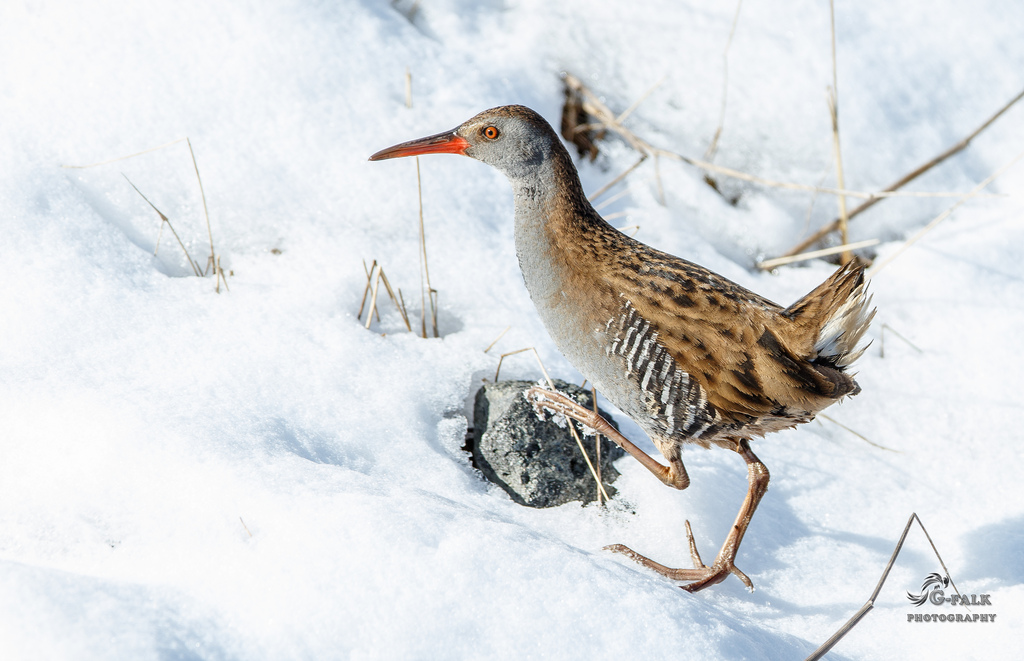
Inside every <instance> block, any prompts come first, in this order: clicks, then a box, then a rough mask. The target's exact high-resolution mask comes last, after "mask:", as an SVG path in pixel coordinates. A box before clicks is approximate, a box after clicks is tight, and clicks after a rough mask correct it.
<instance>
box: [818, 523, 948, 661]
mask: <svg viewBox="0 0 1024 661" xmlns="http://www.w3.org/2000/svg"><path fill="white" fill-rule="evenodd" d="M915 520H916V521H917V525H919V526H921V531H922V532H923V533H924V536H925V537H926V538H927V539H928V544H930V545H931V547H932V551H933V552H934V553H935V557H936V558H938V560H939V564H940V565H941V566H942V570H943V571H945V572H946V577H947V578H949V583H950V585H952V586H953V590H954V591H955V592H956V593H957V595H960V590H958V589H957V587H956V583H954V582H953V579H952V577H950V576H949V569H947V568H946V563H945V562H943V561H942V556H941V555H939V549H937V548H936V547H935V542H933V541H932V537H931V535H929V534H928V530H927V529H926V528H925V527H924V523H922V522H921V519H920V518H918V516H917V513H916V512H914V513H913V514H911V515H910V519H908V520H907V526H906V528H904V529H903V534H902V535H900V541H898V542H897V543H896V548H895V549H894V550H893V552H892V557H890V558H889V563H888V564H887V565H886V566H885V570H884V571H883V572H882V577H881V578H879V579H878V584H877V585H875V590H874V592H872V593H871V596H870V597H868V600H867V602H866V603H865V604H864V605H863V606H861V608H860V610H859V611H857V612H856V613H854V614H853V617H851V618H850V619H849V620H847V621H846V624H844V625H843V626H841V627H839V630H838V631H836V632H835V633H834V634H832V636H831V637H830V638H829V639H828V640H826V641H825V642H824V643H822V645H821V647H819V648H818V649H816V650H814V652H813V653H812V654H811V655H810V656H808V657H807V659H805V661H818V659H820V658H821V657H823V656H825V654H827V653H828V651H829V650H830V649H832V647H833V646H835V644H836V643H838V642H839V641H840V640H842V639H843V637H844V636H845V635H846V634H848V633H850V630H851V629H853V627H855V626H857V623H858V622H860V621H861V620H862V619H864V616H865V615H867V614H868V611H870V610H871V609H872V608H874V607H875V599H877V598H878V593H879V592H881V591H882V586H883V585H885V579H887V578H888V577H889V572H890V571H891V570H892V567H893V565H894V564H896V558H897V557H898V556H899V554H900V551H901V550H902V549H903V542H905V541H906V539H907V533H909V532H910V524H912V523H913V522H914V521H915Z"/></svg>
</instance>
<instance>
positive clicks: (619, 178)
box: [587, 154, 647, 202]
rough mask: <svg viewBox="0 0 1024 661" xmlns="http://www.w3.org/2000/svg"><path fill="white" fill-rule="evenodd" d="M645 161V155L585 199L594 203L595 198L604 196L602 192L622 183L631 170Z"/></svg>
mask: <svg viewBox="0 0 1024 661" xmlns="http://www.w3.org/2000/svg"><path fill="white" fill-rule="evenodd" d="M646 160H647V154H644V155H642V156H641V157H640V160H638V161H637V162H636V163H634V164H633V165H632V166H631V167H629V168H627V169H626V170H625V171H624V172H622V173H621V174H619V176H617V177H615V178H614V179H612V180H611V181H609V182H608V183H607V184H605V185H604V186H601V188H599V189H597V191H595V192H594V193H592V194H591V195H590V196H588V197H587V199H588V200H590V201H591V202H593V201H594V200H596V199H597V198H599V197H601V195H602V194H604V192H605V191H607V190H608V189H609V188H611V187H612V186H614V185H615V184H617V183H619V182H620V181H622V180H623V179H625V178H626V177H627V176H628V175H629V173H630V172H632V171H633V170H635V169H637V168H638V167H640V164H641V163H643V162H644V161H646Z"/></svg>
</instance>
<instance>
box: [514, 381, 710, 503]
mask: <svg viewBox="0 0 1024 661" xmlns="http://www.w3.org/2000/svg"><path fill="white" fill-rule="evenodd" d="M526 396H527V398H528V399H529V400H530V401H532V402H533V406H534V408H536V409H537V411H538V412H541V411H542V410H543V409H548V410H551V411H555V412H556V413H561V414H563V415H565V416H566V417H568V418H572V419H573V420H576V421H577V422H579V423H580V424H583V425H586V426H587V427H590V428H591V429H593V430H594V431H596V432H597V433H599V434H602V435H604V436H607V437H608V438H610V439H612V440H613V441H614V442H615V444H616V445H618V446H619V447H620V448H622V449H623V450H625V451H626V452H628V453H629V454H630V455H632V456H633V458H634V459H636V460H637V461H639V462H640V463H641V464H643V465H644V467H645V468H646V469H647V470H649V471H651V472H652V473H654V476H655V477H657V478H658V479H659V480H661V481H662V482H664V483H665V484H667V485H668V486H670V487H675V488H676V489H685V488H686V487H688V486H690V476H689V475H687V474H686V467H685V466H683V462H682V460H680V459H679V458H678V457H675V458H673V459H670V460H669V465H668V466H663V465H662V464H660V463H659V462H658V461H657V460H656V459H654V458H653V457H651V455H649V454H647V453H646V452H644V451H643V450H641V449H640V448H638V447H637V446H636V445H634V444H633V443H632V442H631V441H630V440H629V439H628V438H626V437H625V436H623V435H622V434H621V433H620V432H619V430H618V429H616V428H615V427H612V426H611V424H609V423H608V421H607V420H605V419H604V418H602V417H601V415H600V414H599V413H598V412H597V411H594V410H592V409H588V408H585V407H583V406H580V405H579V404H577V403H576V402H574V401H572V400H571V399H569V398H568V397H566V396H565V395H563V394H562V393H560V392H556V391H554V390H548V389H547V388H542V387H540V386H534V387H532V388H530V389H529V390H527V391H526Z"/></svg>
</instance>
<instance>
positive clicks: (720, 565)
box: [606, 440, 770, 592]
mask: <svg viewBox="0 0 1024 661" xmlns="http://www.w3.org/2000/svg"><path fill="white" fill-rule="evenodd" d="M736 452H738V453H739V454H740V456H742V457H743V459H744V460H746V462H747V482H748V484H749V486H748V489H747V497H746V498H744V500H743V505H742V506H741V507H740V511H739V514H737V515H736V521H735V522H734V523H733V524H732V530H730V531H729V534H728V535H727V536H726V538H725V543H724V544H722V548H721V550H720V551H719V552H718V557H716V558H715V562H714V564H712V565H711V566H710V567H707V566H705V565H704V563H703V562H701V559H700V554H699V553H697V545H696V544H695V543H694V541H693V533H692V532H691V531H690V522H689V521H687V522H686V534H687V537H688V538H689V542H690V557H691V558H692V559H693V567H694V568H693V569H673V568H671V567H666V566H665V565H662V564H660V563H657V562H654V561H653V560H651V559H650V558H647V557H645V556H642V555H640V554H639V553H637V552H636V551H634V550H632V549H630V548H629V547H626V546H623V545H622V544H615V545H614V546H608V547H606V548H607V549H608V550H610V551H615V552H616V553H622V554H623V555H627V556H629V557H630V558H632V559H633V560H635V561H637V562H639V563H640V564H642V565H643V566H645V567H648V568H650V569H653V570H654V571H656V572H658V573H659V574H662V575H664V576H666V577H668V578H670V579H672V580H676V581H693V582H692V583H689V584H688V585H683V586H680V587H682V588H683V589H684V590H686V591H688V592H697V591H698V590H703V589H704V588H706V587H709V586H711V585H715V584H716V583H721V582H722V581H723V580H725V577H726V576H728V575H729V574H735V575H736V577H737V578H739V579H740V580H741V581H743V584H744V585H746V586H747V587H748V588H750V589H751V590H753V589H754V584H753V583H751V581H750V579H749V578H747V575H746V574H744V573H743V572H741V571H740V570H739V569H737V568H736V565H735V561H736V553H737V552H738V551H739V549H740V542H742V541H743V535H744V534H746V532H747V526H749V525H750V519H751V518H753V516H754V511H755V510H756V509H757V505H758V503H760V502H761V498H762V497H763V496H764V493H765V491H767V490H768V480H769V477H770V476H769V474H768V469H767V468H766V467H765V465H764V464H763V463H761V460H760V459H758V458H757V456H756V455H754V453H753V452H751V451H750V444H749V443H748V442H747V441H746V440H742V441H740V442H739V443H738V444H737V447H736Z"/></svg>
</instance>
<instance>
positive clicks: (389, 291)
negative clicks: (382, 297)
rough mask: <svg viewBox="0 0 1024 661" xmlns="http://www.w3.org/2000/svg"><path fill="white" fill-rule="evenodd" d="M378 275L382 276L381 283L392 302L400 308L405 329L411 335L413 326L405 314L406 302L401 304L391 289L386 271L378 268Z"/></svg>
mask: <svg viewBox="0 0 1024 661" xmlns="http://www.w3.org/2000/svg"><path fill="white" fill-rule="evenodd" d="M377 273H378V274H379V275H380V279H381V281H383V282H384V289H386V290H387V291H388V296H389V297H390V298H391V301H392V302H393V303H394V304H395V307H396V308H398V314H399V315H401V317H402V321H403V322H405V327H406V328H407V329H408V330H409V332H410V333H411V332H412V325H411V324H410V323H409V316H408V315H407V314H406V313H405V301H404V300H402V301H401V302H399V300H398V297H397V296H395V290H393V289H392V288H391V283H390V282H388V276H386V275H384V269H383V268H380V267H378V270H377Z"/></svg>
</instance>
